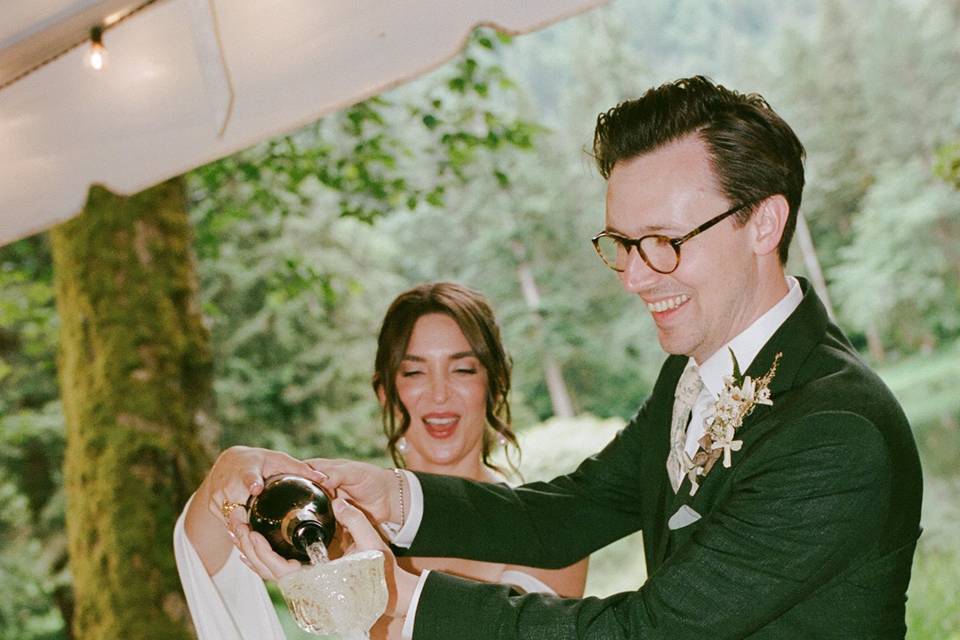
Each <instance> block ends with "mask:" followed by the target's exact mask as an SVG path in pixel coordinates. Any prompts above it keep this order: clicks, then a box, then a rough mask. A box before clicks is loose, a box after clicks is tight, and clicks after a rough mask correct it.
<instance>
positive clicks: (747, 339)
mask: <svg viewBox="0 0 960 640" xmlns="http://www.w3.org/2000/svg"><path fill="white" fill-rule="evenodd" d="M787 286H788V287H789V290H788V291H787V295H785V296H784V297H783V298H782V299H781V300H780V302H778V303H777V304H775V305H773V306H772V307H770V309H769V310H768V311H767V312H766V313H764V314H763V315H762V316H760V317H759V318H757V319H756V320H755V321H754V322H753V324H751V325H750V326H749V327H747V328H746V329H744V330H743V331H742V332H741V333H740V334H738V335H737V336H736V337H735V338H734V339H733V340H731V341H730V342H728V343H727V344H725V345H723V347H721V348H720V349H717V351H716V352H715V353H714V354H713V355H712V356H710V357H709V358H707V359H706V360H704V362H703V364H699V363H697V362H696V361H695V360H694V359H693V358H692V357H691V358H690V359H689V361H688V362H687V367H691V366H694V365H697V366H698V367H699V368H700V379H701V380H703V390H702V391H700V395H699V396H697V399H696V401H695V402H694V404H693V408H692V409H691V411H690V424H689V426H688V427H687V439H686V442H685V446H684V450H685V451H686V452H687V455H688V456H690V457H691V458H692V457H693V455H694V454H695V453H696V452H697V448H698V447H699V446H700V445H699V442H698V441H699V440H700V438H702V437H703V434H704V433H706V428H705V426H704V419H705V418H706V417H707V414H708V412H709V411H710V409H711V407H712V406H713V404H714V403H715V402H716V401H717V398H719V397H720V392H721V391H723V379H724V377H726V376H729V375H733V360H732V359H731V358H730V351H733V353H734V355H736V356H737V364H738V365H740V371H741V372H743V371H746V370H747V368H749V367H750V365H751V364H752V363H753V359H754V358H756V357H757V354H758V353H760V349H762V348H763V345H765V344H767V342H768V341H769V340H770V338H771V337H773V334H774V333H776V332H777V329H779V328H780V325H782V324H783V323H784V322H785V321H786V319H787V318H788V317H790V314H791V313H793V312H794V311H795V310H796V309H797V307H798V306H800V301H801V300H803V292H802V291H801V290H800V283H799V282H797V279H796V278H794V277H793V276H787ZM682 479H683V473H682V472H681V474H680V478H679V480H682ZM421 493H422V492H421Z"/></svg>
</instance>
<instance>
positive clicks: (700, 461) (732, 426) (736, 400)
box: [684, 350, 783, 495]
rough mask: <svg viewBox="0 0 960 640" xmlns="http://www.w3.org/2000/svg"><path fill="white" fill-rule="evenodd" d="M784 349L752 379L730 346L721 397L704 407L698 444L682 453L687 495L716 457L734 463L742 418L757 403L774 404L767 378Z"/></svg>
mask: <svg viewBox="0 0 960 640" xmlns="http://www.w3.org/2000/svg"><path fill="white" fill-rule="evenodd" d="M781 356H783V353H777V355H776V356H774V358H773V365H771V367H770V370H769V371H767V372H766V373H765V374H763V375H762V376H760V377H759V378H757V379H756V380H752V379H751V378H750V376H744V375H743V374H742V373H741V372H740V364H739V363H738V362H737V356H735V355H734V353H733V350H731V351H730V357H731V358H733V375H730V376H725V377H724V379H723V390H722V391H721V392H720V397H719V398H717V401H716V402H715V403H714V404H713V407H712V409H711V410H708V411H707V415H706V418H705V419H704V428H705V433H704V434H703V437H701V438H700V440H698V441H697V443H698V444H699V445H700V446H699V448H698V449H697V452H696V453H695V454H694V455H693V457H692V458H691V457H690V456H689V455H687V454H684V466H685V469H686V472H687V477H688V478H689V479H690V495H694V494H695V493H696V492H697V489H699V488H700V485H699V483H698V479H699V478H701V477H706V475H707V474H708V473H710V470H711V469H713V465H715V464H716V462H717V460H720V459H721V458H722V459H723V466H724V467H726V468H729V467H730V465H731V464H733V452H734V451H739V450H740V447H742V446H743V441H742V440H737V439H736V435H737V429H739V428H740V427H741V425H743V421H744V419H745V418H746V417H747V416H749V415H750V414H751V413H753V410H754V409H756V407H757V405H758V404H765V405H768V406H773V400H771V399H770V382H771V381H772V380H773V377H774V376H775V375H776V374H777V365H778V364H780V357H781Z"/></svg>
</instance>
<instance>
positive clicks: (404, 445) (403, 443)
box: [397, 436, 410, 455]
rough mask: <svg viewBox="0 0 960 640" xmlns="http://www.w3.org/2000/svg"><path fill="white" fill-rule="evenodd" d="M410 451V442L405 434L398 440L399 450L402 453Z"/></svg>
mask: <svg viewBox="0 0 960 640" xmlns="http://www.w3.org/2000/svg"><path fill="white" fill-rule="evenodd" d="M408 451H410V443H409V442H407V439H406V438H404V437H403V436H400V438H399V439H398V440H397V452H398V453H400V454H401V455H402V454H404V453H407V452H408Z"/></svg>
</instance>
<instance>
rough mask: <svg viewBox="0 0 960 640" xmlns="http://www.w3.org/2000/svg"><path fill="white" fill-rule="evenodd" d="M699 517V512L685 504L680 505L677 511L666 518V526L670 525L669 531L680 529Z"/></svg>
mask: <svg viewBox="0 0 960 640" xmlns="http://www.w3.org/2000/svg"><path fill="white" fill-rule="evenodd" d="M699 519H700V514H699V513H697V512H696V511H694V510H693V509H691V508H690V507H688V506H687V505H682V506H681V507H680V508H679V509H677V512H676V513H675V514H673V515H672V516H670V519H669V520H667V526H668V527H670V530H671V531H675V530H676V529H682V528H684V527H686V526H687V525H690V524H693V523H694V522H696V521H697V520H699Z"/></svg>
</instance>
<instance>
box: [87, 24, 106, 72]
mask: <svg viewBox="0 0 960 640" xmlns="http://www.w3.org/2000/svg"><path fill="white" fill-rule="evenodd" d="M108 59H109V58H108V55H107V48H106V47H105V46H103V29H102V28H100V27H94V28H93V29H91V30H90V49H88V50H87V55H85V56H84V57H83V61H84V63H86V65H87V66H88V67H90V68H91V69H93V70H94V71H103V69H104V68H105V67H106V66H107V61H108Z"/></svg>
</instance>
